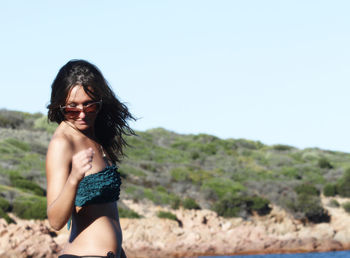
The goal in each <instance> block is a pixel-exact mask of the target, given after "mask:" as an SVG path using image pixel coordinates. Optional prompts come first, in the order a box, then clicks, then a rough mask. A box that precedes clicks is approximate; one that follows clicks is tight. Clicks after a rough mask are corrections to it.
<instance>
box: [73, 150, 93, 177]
mask: <svg viewBox="0 0 350 258" xmlns="http://www.w3.org/2000/svg"><path fill="white" fill-rule="evenodd" d="M94 154H95V152H94V151H93V149H92V148H88V149H86V150H83V151H80V152H78V153H76V154H75V155H74V156H73V157H72V170H71V174H70V177H71V178H72V179H73V180H75V181H76V182H77V183H79V182H80V181H81V180H82V179H83V178H84V176H85V174H86V172H87V171H89V170H90V169H91V168H92V159H93V157H94Z"/></svg>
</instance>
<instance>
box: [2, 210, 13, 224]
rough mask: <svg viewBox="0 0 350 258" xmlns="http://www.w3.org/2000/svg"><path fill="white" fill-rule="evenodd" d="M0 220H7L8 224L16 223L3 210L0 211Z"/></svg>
mask: <svg viewBox="0 0 350 258" xmlns="http://www.w3.org/2000/svg"><path fill="white" fill-rule="evenodd" d="M0 218H3V219H5V220H6V222H7V223H8V224H10V223H14V222H15V221H14V220H13V219H11V218H10V216H9V215H8V214H7V213H6V212H4V211H3V210H1V209H0Z"/></svg>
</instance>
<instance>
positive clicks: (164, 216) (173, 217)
mask: <svg viewBox="0 0 350 258" xmlns="http://www.w3.org/2000/svg"><path fill="white" fill-rule="evenodd" d="M157 217H158V218H161V219H171V220H176V221H177V217H176V215H175V214H173V213H171V212H168V211H158V212H157Z"/></svg>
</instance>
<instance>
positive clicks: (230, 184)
mask: <svg viewBox="0 0 350 258" xmlns="http://www.w3.org/2000/svg"><path fill="white" fill-rule="evenodd" d="M201 188H202V190H206V189H210V190H212V191H213V192H214V193H215V194H216V195H217V197H218V198H219V199H221V198H223V197H224V196H225V195H234V194H236V193H237V192H239V191H242V190H244V186H243V185H242V184H241V183H239V182H234V181H232V180H230V179H228V178H210V179H208V180H205V181H204V182H203V184H202V187H201Z"/></svg>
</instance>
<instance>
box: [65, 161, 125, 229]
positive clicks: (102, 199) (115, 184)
mask: <svg viewBox="0 0 350 258" xmlns="http://www.w3.org/2000/svg"><path fill="white" fill-rule="evenodd" d="M103 159H104V160H105V163H106V167H105V168H104V169H103V170H102V171H100V172H98V173H94V174H90V175H87V176H85V177H84V178H83V179H82V180H81V181H80V183H79V185H78V189H77V194H76V196H75V203H74V204H75V206H79V207H84V206H87V205H90V204H97V203H107V202H116V201H118V200H119V194H120V185H121V184H122V181H121V178H120V173H119V172H118V167H117V166H116V165H111V166H110V165H109V164H108V161H107V159H106V157H105V155H103ZM70 225H71V218H70V219H69V220H68V224H67V227H68V229H69V228H70Z"/></svg>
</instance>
